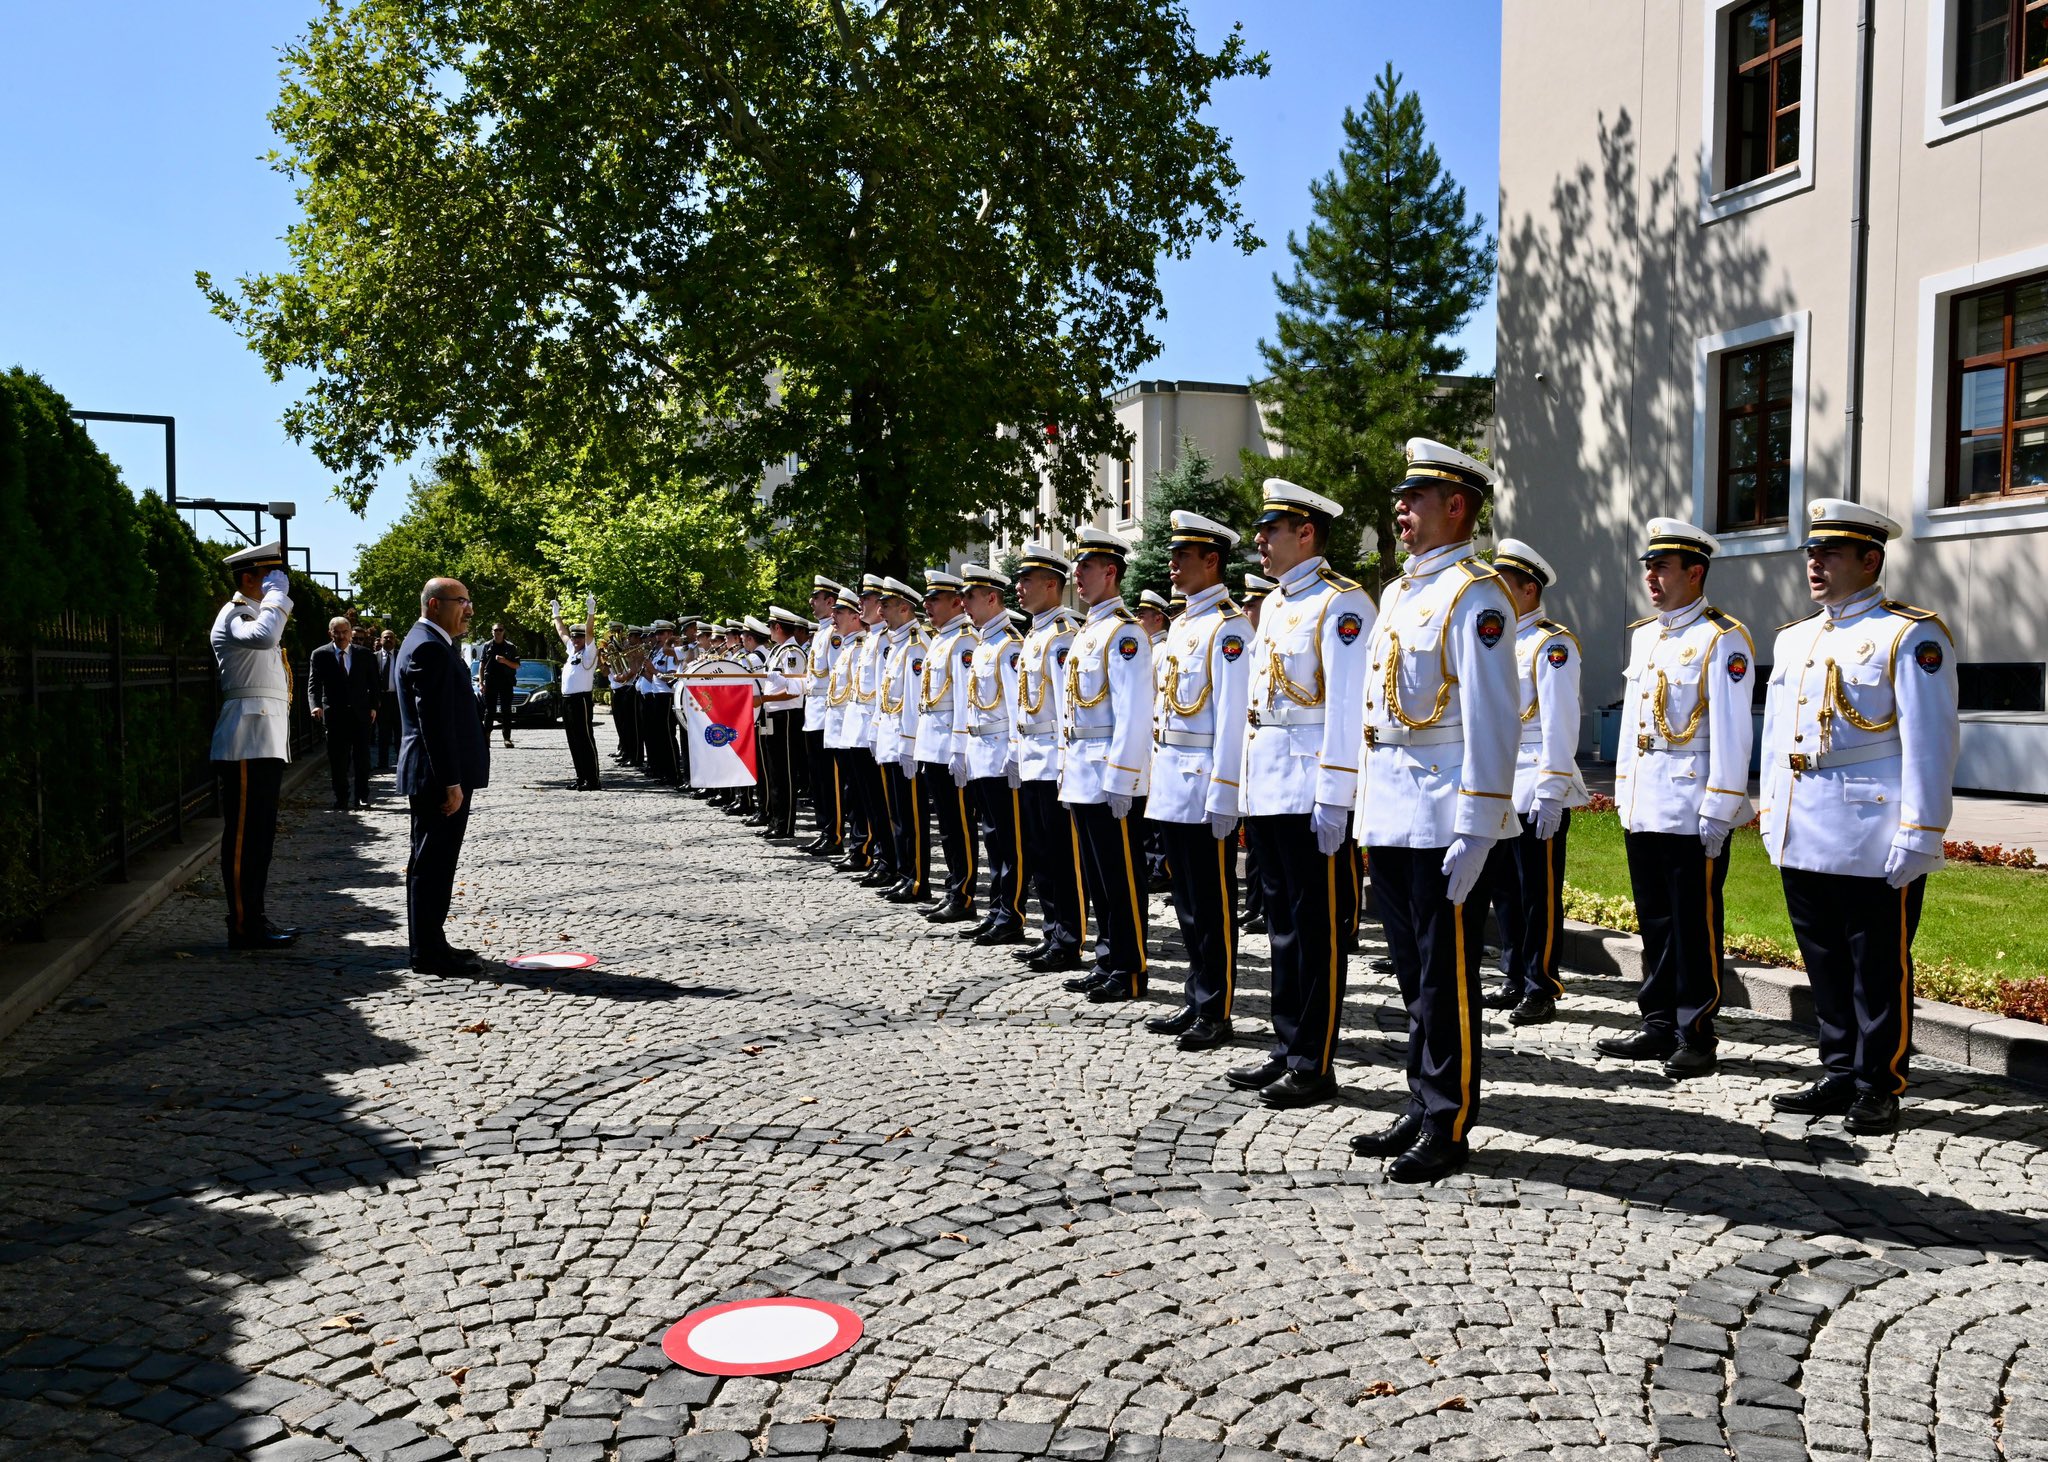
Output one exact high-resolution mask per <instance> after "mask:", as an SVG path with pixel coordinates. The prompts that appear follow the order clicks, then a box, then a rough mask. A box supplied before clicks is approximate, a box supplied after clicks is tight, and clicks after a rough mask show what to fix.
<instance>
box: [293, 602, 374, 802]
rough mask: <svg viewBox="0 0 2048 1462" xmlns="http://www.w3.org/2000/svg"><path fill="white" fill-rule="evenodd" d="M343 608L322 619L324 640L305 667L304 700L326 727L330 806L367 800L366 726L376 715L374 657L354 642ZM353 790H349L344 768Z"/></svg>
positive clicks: (367, 734) (368, 753) (368, 738)
mask: <svg viewBox="0 0 2048 1462" xmlns="http://www.w3.org/2000/svg"><path fill="white" fill-rule="evenodd" d="M355 632H356V627H355V625H354V624H352V623H350V621H349V618H348V616H347V615H345V614H337V615H336V616H335V617H334V618H333V619H330V620H329V621H327V640H328V642H327V643H326V644H324V645H322V646H321V647H320V648H319V649H317V650H315V651H314V652H313V658H312V659H311V661H309V662H308V664H307V667H306V700H307V701H308V703H309V704H310V705H311V706H312V708H313V719H314V720H316V721H318V722H319V723H320V725H321V727H322V728H323V729H325V731H326V732H327V773H328V775H329V776H330V777H332V778H333V780H334V810H335V811H336V812H346V811H348V810H349V808H350V807H351V806H356V807H368V806H369V805H370V731H371V728H372V727H373V726H374V725H375V724H376V721H377V662H376V660H375V659H374V658H373V657H372V656H371V654H370V652H369V651H368V650H364V649H360V648H358V647H357V646H356V644H355ZM351 771H353V772H354V774H355V795H354V796H353V797H351V796H350V795H349V774H350V772H351Z"/></svg>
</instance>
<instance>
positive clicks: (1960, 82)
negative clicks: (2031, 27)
mask: <svg viewBox="0 0 2048 1462" xmlns="http://www.w3.org/2000/svg"><path fill="white" fill-rule="evenodd" d="M1952 3H1954V4H1955V5H1956V7H1957V8H1956V15H1955V27H1956V30H1955V37H1956V40H1955V55H1954V56H1953V57H1952V58H1951V61H1950V67H1951V69H1950V73H1949V77H1950V85H1951V86H1953V87H1954V89H1955V101H1957V102H1967V101H1975V100H1976V99H1977V98H1978V97H1980V96H1989V95H1990V94H1991V93H1992V92H1994V91H1997V90H1999V89H2000V88H2002V87H2007V86H2011V85H2013V84H2014V83H2015V82H2019V81H2024V80H2026V79H2027V78H2028V77H2029V76H2034V75H2037V74H2040V73H2042V72H2044V71H2048V62H2043V64H2042V65H2039V66H2036V67H2034V68H2033V69H2032V70H2027V69H2024V67H2025V64H2026V55H2027V23H2028V21H2029V20H2030V19H2034V18H2036V17H2038V18H2039V21H2040V23H2041V24H2042V25H2044V26H2048V0H2005V71H2004V74H2003V75H2001V76H2000V77H1999V79H1998V80H1996V81H1994V82H1992V83H1990V84H1989V85H1988V86H1984V87H1981V88H1979V89H1978V90H1976V91H1965V90H1964V89H1963V88H1964V86H1965V85H1966V84H1967V77H1966V76H1965V74H1964V67H1965V66H1966V65H1967V64H1968V61H1969V56H1970V47H1969V35H1968V34H1967V33H1966V32H1965V30H1964V28H1963V27H1964V25H1965V23H1966V22H1967V20H1968V17H1967V16H1966V15H1965V14H1964V13H1963V9H1962V7H1963V6H1964V5H1966V4H1967V3H1968V0H1952ZM1979 28H1980V29H1983V28H1984V27H1979Z"/></svg>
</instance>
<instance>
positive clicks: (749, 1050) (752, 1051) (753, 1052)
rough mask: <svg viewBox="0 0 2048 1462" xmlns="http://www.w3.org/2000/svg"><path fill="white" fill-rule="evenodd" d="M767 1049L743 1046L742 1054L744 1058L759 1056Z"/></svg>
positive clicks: (764, 1047) (741, 1048)
mask: <svg viewBox="0 0 2048 1462" xmlns="http://www.w3.org/2000/svg"><path fill="white" fill-rule="evenodd" d="M767 1049H768V1048H767V1047H766V1046H741V1047H740V1054H741V1055H743V1056H758V1055H760V1054H761V1053H762V1052H763V1051H765V1050H767Z"/></svg>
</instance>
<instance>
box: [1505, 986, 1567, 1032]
mask: <svg viewBox="0 0 2048 1462" xmlns="http://www.w3.org/2000/svg"><path fill="white" fill-rule="evenodd" d="M1556 1019H1557V1002H1556V1001H1555V1000H1553V999H1551V998H1550V997H1549V996H1548V995H1545V994H1543V993H1542V992H1541V991H1538V990H1531V991H1530V992H1529V993H1528V994H1526V995H1524V996H1523V997H1522V1003H1521V1004H1520V1005H1517V1006H1516V1007H1515V1008H1514V1009H1513V1010H1510V1011H1509V1012H1508V1024H1509V1025H1543V1024H1544V1023H1546V1022H1548V1021H1553V1020H1556Z"/></svg>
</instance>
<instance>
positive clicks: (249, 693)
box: [220, 690, 290, 701]
mask: <svg viewBox="0 0 2048 1462" xmlns="http://www.w3.org/2000/svg"><path fill="white" fill-rule="evenodd" d="M220 698H221V699H222V700H224V701H282V700H289V699H290V697H289V696H287V695H286V694H285V693H284V692H283V691H281V690H224V691H222V692H221V693H220Z"/></svg>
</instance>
